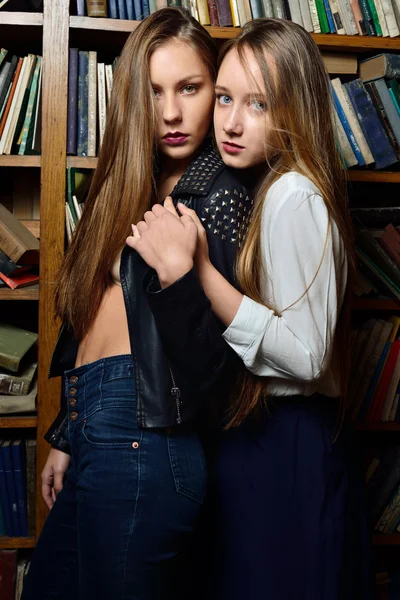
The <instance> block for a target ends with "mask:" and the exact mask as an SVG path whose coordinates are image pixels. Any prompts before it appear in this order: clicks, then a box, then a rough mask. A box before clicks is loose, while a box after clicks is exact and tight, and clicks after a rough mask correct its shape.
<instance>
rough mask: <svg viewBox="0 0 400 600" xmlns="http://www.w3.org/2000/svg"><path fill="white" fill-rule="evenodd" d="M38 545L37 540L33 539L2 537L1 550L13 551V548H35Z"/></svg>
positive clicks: (0, 541)
mask: <svg viewBox="0 0 400 600" xmlns="http://www.w3.org/2000/svg"><path fill="white" fill-rule="evenodd" d="M35 545H36V539H35V538H33V537H26V538H25V537H20V538H16V537H14V538H13V537H6V536H5V537H0V548H1V549H5V548H6V549H11V548H34V547H35Z"/></svg>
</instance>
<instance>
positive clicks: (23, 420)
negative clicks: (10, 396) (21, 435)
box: [0, 415, 37, 429]
mask: <svg viewBox="0 0 400 600" xmlns="http://www.w3.org/2000/svg"><path fill="white" fill-rule="evenodd" d="M36 426H37V417H36V416H35V415H32V416H29V417H18V416H12V417H6V416H0V429H13V428H16V429H17V428H18V429H19V428H20V427H21V428H33V427H36Z"/></svg>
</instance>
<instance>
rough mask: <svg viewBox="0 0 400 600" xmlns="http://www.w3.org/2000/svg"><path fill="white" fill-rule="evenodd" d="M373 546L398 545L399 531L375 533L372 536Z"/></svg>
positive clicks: (399, 543)
mask: <svg viewBox="0 0 400 600" xmlns="http://www.w3.org/2000/svg"><path fill="white" fill-rule="evenodd" d="M372 543H373V545H374V546H400V533H390V534H383V533H382V534H378V533H377V534H375V535H373V536H372Z"/></svg>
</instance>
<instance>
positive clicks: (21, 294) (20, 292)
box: [0, 284, 39, 300]
mask: <svg viewBox="0 0 400 600" xmlns="http://www.w3.org/2000/svg"><path fill="white" fill-rule="evenodd" d="M0 300H39V285H38V284H36V285H32V286H30V287H25V288H20V289H17V290H12V289H10V288H0Z"/></svg>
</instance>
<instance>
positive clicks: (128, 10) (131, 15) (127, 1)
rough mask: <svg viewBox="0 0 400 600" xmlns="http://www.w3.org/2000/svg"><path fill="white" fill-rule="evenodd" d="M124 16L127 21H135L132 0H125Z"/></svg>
mask: <svg viewBox="0 0 400 600" xmlns="http://www.w3.org/2000/svg"><path fill="white" fill-rule="evenodd" d="M125 8H126V16H127V18H128V20H129V21H134V20H135V8H134V6H133V0H125Z"/></svg>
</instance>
